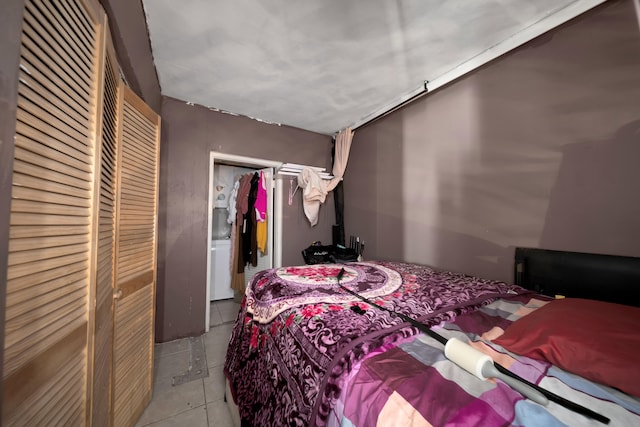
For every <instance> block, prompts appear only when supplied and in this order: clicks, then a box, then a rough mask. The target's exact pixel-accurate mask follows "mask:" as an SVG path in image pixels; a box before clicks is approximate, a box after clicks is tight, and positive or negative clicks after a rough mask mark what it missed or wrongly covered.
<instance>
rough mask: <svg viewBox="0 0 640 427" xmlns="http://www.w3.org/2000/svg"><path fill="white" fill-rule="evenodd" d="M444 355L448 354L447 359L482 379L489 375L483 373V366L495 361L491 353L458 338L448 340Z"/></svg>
mask: <svg viewBox="0 0 640 427" xmlns="http://www.w3.org/2000/svg"><path fill="white" fill-rule="evenodd" d="M444 355H445V356H447V359H449V360H451V361H452V362H454V363H456V364H458V365H459V366H460V367H462V368H464V369H465V370H466V371H468V372H470V373H471V374H473V375H475V376H476V377H478V378H480V379H481V380H486V379H487V377H485V376H484V375H482V367H483V366H484V365H485V364H486V363H487V362H489V363H493V360H492V359H491V357H490V356H489V355H487V354H484V353H483V352H481V351H479V350H476V349H475V348H473V347H471V346H470V345H469V344H467V343H464V342H462V341H460V340H459V339H457V338H450V339H449V340H448V341H447V344H446V345H445V346H444Z"/></svg>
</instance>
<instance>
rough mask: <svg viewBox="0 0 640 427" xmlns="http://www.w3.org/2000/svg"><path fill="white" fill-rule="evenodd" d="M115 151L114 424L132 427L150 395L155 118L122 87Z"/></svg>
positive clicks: (156, 148) (156, 150)
mask: <svg viewBox="0 0 640 427" xmlns="http://www.w3.org/2000/svg"><path fill="white" fill-rule="evenodd" d="M122 105H123V108H122V115H121V132H120V146H119V149H118V202H117V216H116V218H117V220H116V221H117V222H116V223H117V229H116V269H115V279H116V280H115V283H116V285H115V286H116V296H117V298H116V306H115V331H114V334H115V335H114V340H115V343H114V362H115V364H114V387H115V388H114V399H115V400H114V425H116V426H127V425H133V424H134V423H135V421H136V420H137V419H138V418H139V416H140V415H141V414H142V412H143V411H144V408H145V407H146V405H147V404H148V402H149V401H150V399H151V392H152V389H153V342H154V339H153V336H154V335H153V328H154V323H153V322H154V312H155V282H156V241H157V204H158V202H157V201H158V166H159V164H158V159H159V158H158V153H159V141H160V125H159V124H160V118H159V117H158V115H157V114H155V113H154V112H153V111H152V110H151V109H150V108H149V107H148V106H147V105H146V104H144V102H142V100H140V99H139V98H138V97H137V96H136V95H135V94H134V93H133V92H132V91H131V90H130V89H128V88H126V87H125V88H124V90H123V103H122Z"/></svg>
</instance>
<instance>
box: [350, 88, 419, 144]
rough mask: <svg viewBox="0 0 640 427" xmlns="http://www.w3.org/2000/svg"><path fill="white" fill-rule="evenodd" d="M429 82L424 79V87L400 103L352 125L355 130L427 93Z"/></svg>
mask: <svg viewBox="0 0 640 427" xmlns="http://www.w3.org/2000/svg"><path fill="white" fill-rule="evenodd" d="M428 83H429V82H428V81H426V80H425V81H424V84H423V85H422V87H421V88H420V89H419V90H418V91H417V92H416V93H414V94H412V95H410V96H409V97H408V98H407V99H405V100H404V101H401V102H400V103H398V104H396V105H394V106H392V107H391V108H388V109H386V110H384V111H383V112H381V113H380V114H375V113H374V114H375V115H374V116H373V117H372V118H370V119H369V120H367V121H365V122H364V123H360V124H358V125H356V126H354V127H352V129H353V131H354V132H355V131H356V130H358V129H362V128H364V127H366V126H369V125H370V124H372V123H373V122H376V121H378V120H380V119H381V118H383V117H385V116H387V115H389V114H391V113H393V112H394V111H396V110H398V109H400V108H402V107H404V106H405V105H407V104H409V103H410V102H413V101H415V100H416V99H418V98H420V97H421V96H424V95H426V94H427V93H428V92H429V89H428V88H427V84H428Z"/></svg>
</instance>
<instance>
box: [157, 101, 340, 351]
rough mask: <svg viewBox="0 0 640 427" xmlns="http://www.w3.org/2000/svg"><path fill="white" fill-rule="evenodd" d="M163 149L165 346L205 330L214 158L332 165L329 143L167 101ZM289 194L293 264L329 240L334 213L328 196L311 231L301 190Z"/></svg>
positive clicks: (160, 326) (287, 224) (288, 248)
mask: <svg viewBox="0 0 640 427" xmlns="http://www.w3.org/2000/svg"><path fill="white" fill-rule="evenodd" d="M160 150H161V152H160V206H159V235H158V240H159V242H158V284H157V299H156V304H157V306H156V307H157V310H156V341H159V342H163V341H169V340H173V339H176V338H179V337H184V336H193V335H198V334H201V333H203V332H204V325H205V307H206V306H205V304H206V303H207V301H206V274H207V256H208V251H207V245H208V243H207V203H208V200H207V197H208V191H209V187H208V179H209V153H210V152H211V151H217V152H221V153H226V154H235V155H241V156H247V157H253V158H259V159H266V160H275V161H282V162H292V163H301V164H308V165H315V166H322V167H328V166H330V164H331V138H330V137H329V136H326V135H320V134H317V133H313V132H308V131H304V130H300V129H295V128H291V127H287V126H277V125H269V124H266V123H261V122H258V121H256V120H251V119H249V118H246V117H239V116H232V115H229V114H223V113H219V112H214V111H212V110H209V109H207V108H205V107H201V106H191V105H187V104H186V103H184V102H183V101H178V100H175V99H172V98H166V97H165V98H163V102H162V143H161V147H160ZM288 190H289V180H288V179H285V185H284V200H283V241H284V245H283V246H284V247H283V248H282V261H283V263H284V264H285V265H287V264H288V265H291V264H294V265H296V264H302V263H303V259H302V256H301V254H300V251H301V250H302V249H303V248H305V247H307V246H308V245H309V244H310V243H311V242H312V241H314V240H321V241H323V242H331V226H332V225H333V223H334V219H335V216H334V211H333V198H332V197H331V196H329V197H327V201H326V203H325V204H324V205H323V206H322V207H321V208H320V217H319V223H318V225H316V226H315V227H313V228H312V227H311V226H310V225H309V222H308V220H307V219H306V217H305V216H304V212H303V210H302V200H301V191H300V190H299V191H298V192H297V193H296V195H295V198H294V200H293V204H292V205H291V206H289V205H288V200H287V199H288V197H287V196H288Z"/></svg>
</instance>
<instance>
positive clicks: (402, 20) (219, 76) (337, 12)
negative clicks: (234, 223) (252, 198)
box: [143, 0, 598, 134]
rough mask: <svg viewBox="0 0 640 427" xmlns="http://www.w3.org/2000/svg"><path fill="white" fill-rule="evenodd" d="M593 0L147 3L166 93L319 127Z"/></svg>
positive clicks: (359, 114)
mask: <svg viewBox="0 0 640 427" xmlns="http://www.w3.org/2000/svg"><path fill="white" fill-rule="evenodd" d="M593 3H598V2H597V1H595V2H594V1H588V0H579V1H575V0H536V1H530V0H395V1H391V0H324V1H318V0H270V1H264V0H260V1H259V0H233V1H223V0H180V1H176V0H143V5H144V9H145V13H146V16H147V23H148V27H149V33H150V39H151V47H152V51H153V56H154V63H155V66H156V69H157V72H158V78H159V80H160V86H161V89H162V94H163V95H166V96H171V97H174V98H177V99H181V100H184V101H187V102H192V103H195V104H201V105H204V106H207V107H212V108H216V109H219V110H224V111H228V112H231V113H236V114H241V115H246V116H249V117H253V118H256V119H260V120H263V121H267V122H275V123H280V124H285V125H290V126H295V127H299V128H302V129H307V130H312V131H316V132H320V133H326V134H332V133H334V132H336V131H338V130H340V129H342V128H345V127H347V126H351V125H353V124H357V123H358V122H361V121H363V120H365V119H367V118H369V117H372V116H373V115H375V113H376V112H378V111H381V110H384V109H385V108H389V107H391V106H393V105H395V104H396V103H398V102H399V101H400V100H402V98H403V97H406V95H407V94H410V93H415V91H416V90H417V89H419V88H421V87H423V85H424V81H434V80H437V79H438V78H440V79H442V77H443V76H446V75H447V74H448V73H451V72H452V70H455V69H456V68H457V67H459V66H461V65H464V64H466V63H472V62H473V58H477V57H479V56H482V54H483V53H486V52H487V51H491V50H492V49H494V50H499V49H496V46H500V45H501V44H504V43H505V41H507V42H508V41H509V40H510V39H513V38H514V37H516V36H518V35H522V34H528V33H532V34H533V32H532V31H531V30H532V29H533V28H535V27H536V26H541V25H542V26H544V23H545V21H550V20H553V18H554V15H556V16H557V15H559V14H561V13H564V12H566V11H567V9H576V10H580V8H582V10H586V8H588V7H591V6H593ZM571 13H574V12H571ZM565 14H566V13H565ZM575 14H577V13H574V15H575ZM567 19H568V18H567ZM534 35H535V34H534ZM463 68H464V67H463Z"/></svg>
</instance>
